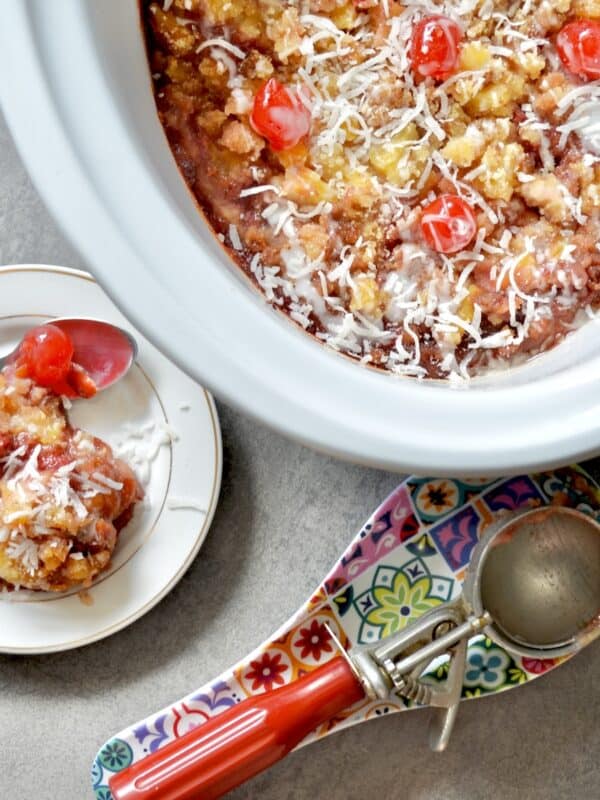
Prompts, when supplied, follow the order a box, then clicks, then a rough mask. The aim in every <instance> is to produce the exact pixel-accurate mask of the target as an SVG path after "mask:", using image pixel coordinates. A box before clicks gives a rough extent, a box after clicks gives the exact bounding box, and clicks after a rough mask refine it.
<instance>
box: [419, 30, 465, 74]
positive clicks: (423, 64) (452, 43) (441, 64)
mask: <svg viewBox="0 0 600 800" xmlns="http://www.w3.org/2000/svg"><path fill="white" fill-rule="evenodd" d="M462 37H463V32H462V30H461V28H460V26H459V25H458V24H457V23H456V22H454V20H451V19H448V17H442V16H440V15H435V16H432V17H425V18H424V19H421V20H419V22H417V24H416V25H415V26H414V28H413V35H412V46H411V49H410V60H411V64H412V69H413V72H415V73H416V74H417V75H418V76H420V77H421V78H427V77H432V78H436V79H439V80H444V78H447V77H448V75H451V74H452V73H453V72H454V71H455V70H456V67H457V65H458V45H459V44H460V41H461V39H462Z"/></svg>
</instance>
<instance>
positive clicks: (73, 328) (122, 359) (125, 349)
mask: <svg viewBox="0 0 600 800" xmlns="http://www.w3.org/2000/svg"><path fill="white" fill-rule="evenodd" d="M47 324H52V325H56V327H57V328H60V329H61V330H63V331H64V332H65V333H66V334H67V336H68V337H69V338H70V339H71V341H72V342H73V348H74V351H73V361H74V362H75V363H77V364H79V365H80V366H81V367H83V369H84V370H85V371H86V372H87V374H88V375H89V377H90V378H91V379H92V380H93V381H94V383H95V384H96V389H97V390H98V391H102V390H103V389H107V388H108V387H109V386H112V385H113V383H116V382H117V381H119V380H121V378H123V377H124V376H125V375H126V374H127V373H128V372H129V370H130V368H131V365H132V364H133V362H134V361H135V358H136V356H137V350H138V348H137V342H136V341H135V339H134V338H133V336H132V335H131V334H130V333H128V332H127V331H125V330H123V329H122V328H119V327H117V326H116V325H112V324H111V323H109V322H103V321H102V320H96V319H77V318H66V317H61V318H59V319H49V320H48V321H47ZM18 350H19V345H17V347H16V348H15V349H14V350H13V351H12V352H11V353H9V354H8V355H6V356H3V357H2V358H0V369H2V367H4V366H5V365H6V364H8V363H10V362H11V361H12V360H13V359H14V358H15V357H16V355H17V352H18Z"/></svg>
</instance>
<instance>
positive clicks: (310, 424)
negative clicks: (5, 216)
mask: <svg viewBox="0 0 600 800" xmlns="http://www.w3.org/2000/svg"><path fill="white" fill-rule="evenodd" d="M0 75H1V76H2V77H1V78H0V99H1V102H2V107H3V111H4V114H5V115H6V118H7V121H8V124H9V126H10V128H11V130H12V133H13V135H14V138H15V141H16V143H17V145H18V147H19V149H20V152H21V155H22V156H23V159H24V161H25V163H26V165H27V167H28V169H29V171H30V173H31V175H32V176H33V178H34V180H35V182H36V185H37V187H38V189H39V191H40V193H41V194H42V196H43V198H44V200H45V201H46V203H47V204H48V206H49V207H50V209H51V211H52V212H53V214H54V215H55V216H56V218H57V219H58V221H59V223H60V224H61V226H62V228H63V230H64V232H65V233H66V234H67V235H68V236H69V238H70V239H71V240H72V241H73V243H74V244H75V245H76V246H77V247H78V248H79V250H80V251H81V252H82V253H83V255H84V257H85V258H86V260H87V262H88V264H89V266H90V269H91V270H92V271H93V272H94V273H95V275H96V276H97V278H98V279H99V280H100V282H101V283H102V284H103V286H104V287H105V288H106V290H107V291H108V292H109V293H110V294H111V296H112V297H113V299H114V300H115V302H116V303H117V304H118V305H119V306H120V307H121V308H122V310H123V311H124V312H125V313H126V314H127V315H128V316H129V317H130V318H131V320H132V322H133V323H134V324H135V325H136V326H137V327H139V328H140V329H141V330H142V331H143V332H144V333H145V334H146V335H147V336H148V338H149V339H151V340H152V341H153V342H154V343H155V344H156V345H157V346H158V347H160V348H161V349H162V350H163V351H164V352H165V353H166V354H167V355H168V356H170V357H171V358H172V359H173V360H174V361H175V362H177V363H178V364H179V365H180V366H181V367H182V368H183V369H184V370H186V371H187V372H188V373H189V374H190V375H192V376H194V377H195V378H197V379H198V380H199V381H200V382H202V383H203V384H204V385H205V386H207V387H208V388H209V389H211V390H212V391H213V392H215V393H216V394H217V396H220V397H222V398H224V399H225V400H226V401H227V402H229V403H232V404H234V405H236V406H238V407H240V408H241V409H243V410H244V411H246V412H248V413H250V414H252V415H253V416H255V417H256V418H258V419H260V420H262V421H263V422H265V423H267V424H268V425H271V426H273V427H274V428H276V429H278V430H280V431H282V432H283V433H285V434H287V435H289V436H293V437H294V438H296V439H298V440H300V441H302V442H304V443H306V444H308V445H311V446H313V447H317V448H319V449H323V450H326V451H327V452H329V453H333V454H335V455H339V456H341V457H344V458H348V459H352V460H355V461H360V462H363V463H368V464H372V465H376V466H381V467H386V468H391V469H398V470H412V471H416V472H418V473H435V474H437V475H445V474H451V473H452V474H463V475H464V474H468V475H479V474H485V475H489V474H499V473H504V474H508V473H516V472H519V471H524V470H532V469H536V468H540V467H545V466H550V465H552V466H556V465H557V464H559V463H567V462H569V461H573V460H575V459H580V458H584V457H586V456H590V455H592V454H594V453H595V452H597V451H598V450H600V339H599V335H598V334H599V328H598V323H597V322H590V323H589V324H587V325H585V326H584V327H583V328H582V329H580V330H579V331H578V332H577V333H575V334H573V335H572V336H571V337H570V338H569V339H568V340H567V341H566V342H565V343H563V344H561V345H560V346H559V347H557V348H556V349H555V350H553V351H552V352H550V353H548V354H545V355H543V356H541V357H539V358H537V359H534V360H533V361H531V362H530V363H529V364H526V365H524V366H521V367H518V368H515V369H511V370H506V371H505V372H503V373H501V374H498V375H495V376H493V377H489V378H486V379H485V380H474V381H472V382H471V383H470V384H469V385H468V386H466V387H459V388H452V387H450V386H449V385H446V384H444V383H441V382H440V383H438V382H418V381H416V380H414V379H409V378H399V377H395V376H391V375H388V374H381V373H378V372H375V371H373V370H371V369H369V368H367V367H361V366H360V365H358V364H356V363H354V362H351V361H350V360H348V359H346V358H345V357H342V356H339V355H337V354H336V353H334V352H331V351H330V350H328V349H326V348H325V347H323V346H322V345H320V344H319V343H317V342H316V341H314V340H313V339H311V337H309V336H307V335H306V334H303V333H302V332H301V331H300V330H298V329H297V328H296V327H295V326H294V325H293V324H292V323H291V322H289V321H288V320H287V319H285V318H284V317H282V316H280V315H278V314H277V313H276V312H275V311H273V310H272V309H271V308H270V307H268V306H267V305H266V304H265V303H264V301H263V300H262V298H261V297H260V296H259V294H258V293H257V292H256V291H255V290H254V289H253V288H252V287H251V286H250V284H249V283H248V282H247V280H246V278H245V277H244V276H243V275H242V274H241V271H240V270H239V269H238V268H237V267H236V266H235V265H233V264H232V263H231V262H230V261H229V260H228V258H227V256H226V255H225V254H224V253H223V251H222V250H221V248H220V246H219V245H218V243H217V242H216V241H215V239H214V237H213V235H212V233H211V232H210V230H209V228H208V227H207V225H206V224H205V223H204V221H203V219H202V217H201V216H200V215H199V213H198V210H197V208H196V206H195V204H194V201H193V200H192V198H191V196H190V195H189V193H188V191H187V189H186V187H185V185H184V182H183V180H182V178H181V177H180V175H179V172H178V170H177V168H176V166H175V162H174V160H173V158H172V156H171V153H170V150H169V147H168V145H167V142H166V139H165V137H164V134H163V132H162V129H161V126H160V124H159V122H158V119H157V116H156V112H155V107H154V102H153V98H152V93H151V88H150V76H149V72H148V66H147V62H146V56H145V51H144V45H143V40H142V35H141V31H140V26H139V17H138V7H137V0H4V2H3V3H2V25H1V26H0ZM72 312H73V314H76V313H77V309H76V308H73V309H72Z"/></svg>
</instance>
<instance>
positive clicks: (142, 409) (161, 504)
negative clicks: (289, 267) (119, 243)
mask: <svg viewBox="0 0 600 800" xmlns="http://www.w3.org/2000/svg"><path fill="white" fill-rule="evenodd" d="M53 316H58V317H60V316H82V317H86V316H87V317H96V318H99V319H105V320H107V321H109V322H114V323H115V324H117V325H120V326H121V327H123V328H127V329H128V330H130V331H131V332H132V333H133V334H134V335H135V337H136V339H137V342H138V344H139V355H138V359H137V362H136V364H135V365H134V367H133V369H132V370H131V372H129V374H128V375H127V376H126V377H125V378H124V379H123V380H122V381H120V382H119V383H118V384H116V385H115V386H113V387H111V388H110V389H108V390H106V391H105V392H103V393H101V394H99V395H98V396H97V397H95V398H94V399H93V400H87V401H76V402H75V403H74V404H73V408H72V410H71V412H70V416H71V419H72V420H73V422H74V423H75V424H76V425H78V426H81V427H85V428H86V429H88V430H90V431H91V432H92V433H95V434H97V435H98V436H100V437H101V438H103V439H105V440H106V441H107V442H109V443H110V444H112V445H118V442H119V441H121V442H123V441H125V443H127V442H128V441H131V435H132V434H135V432H136V431H137V430H139V429H140V428H141V427H142V426H152V425H154V426H155V427H154V430H153V431H152V430H150V431H149V432H148V434H147V435H146V438H145V440H144V441H147V442H148V446H150V445H151V440H152V439H153V438H154V441H155V442H158V440H159V438H160V434H161V431H164V430H165V426H169V428H171V429H172V430H173V431H174V433H175V435H176V437H177V438H175V439H174V440H173V441H171V442H170V443H169V442H167V443H166V444H163V445H162V446H161V447H160V449H159V450H158V453H157V456H156V458H155V460H154V461H153V462H152V468H151V470H150V474H149V480H148V481H147V483H146V485H145V491H146V499H145V501H144V503H142V504H140V506H139V507H138V508H137V510H136V513H135V515H134V518H133V519H132V521H131V522H130V523H129V525H128V526H127V527H126V528H125V529H124V530H123V532H122V533H121V535H120V537H119V543H118V545H117V549H116V552H115V555H114V558H113V561H112V564H111V567H110V569H109V570H108V571H107V572H106V573H103V574H102V575H101V576H100V577H99V578H98V579H97V581H96V582H95V583H94V584H93V586H92V587H91V588H90V589H89V590H88V593H87V594H88V596H89V598H90V604H86V603H84V602H83V601H82V599H81V597H80V595H79V593H78V592H76V591H72V592H68V593H64V594H61V595H54V594H52V593H51V592H47V593H46V592H18V593H10V594H8V593H3V594H0V652H4V653H49V652H53V651H57V650H68V649H70V648H72V647H80V646H81V645H84V644H89V643H90V642H94V641H97V640H98V639H102V638H104V637H105V636H109V635H110V634H111V633H115V632H116V631H118V630H120V629H121V628H124V627H125V626H126V625H129V623H131V622H133V621H134V620H136V619H138V618H139V617H141V616H142V614H145V613H146V611H149V610H150V609H151V608H152V607H153V606H154V605H156V603H158V602H159V600H161V599H162V598H163V597H164V596H165V595H166V594H167V592H169V591H170V590H171V589H172V588H173V586H175V584H176V583H177V581H178V580H179V579H180V578H181V577H182V575H183V574H184V572H185V571H186V569H187V568H188V567H189V566H190V564H191V563H192V560H193V559H194V557H195V556H196V554H197V552H198V550H199V549H200V546H201V545H202V542H203V541H204V538H205V536H206V534H207V532H208V528H209V526H210V523H211V521H212V518H213V514H214V511H215V508H216V505H217V499H218V495H219V488H220V483H221V431H220V428H219V422H218V417H217V412H216V409H215V405H214V402H213V399H212V397H211V396H210V395H209V394H208V393H207V392H206V391H205V390H204V389H202V388H201V387H199V386H198V385H197V384H195V383H194V382H193V381H192V380H190V379H189V378H188V377H187V376H186V375H184V374H183V373H182V372H181V371H180V370H179V369H177V367H175V366H174V365H173V364H171V362H170V361H168V360H167V359H166V358H165V357H164V356H162V355H161V354H160V353H159V352H158V351H157V350H156V349H155V348H154V347H153V346H152V345H151V344H150V343H149V342H148V341H146V339H144V338H143V337H142V335H141V334H140V333H139V332H138V331H136V330H135V328H133V327H132V326H131V325H130V324H129V323H128V322H127V320H126V319H125V318H124V317H123V316H122V315H121V313H120V312H119V311H118V310H117V309H116V308H115V306H114V305H113V303H112V302H111V301H110V300H109V298H108V297H107V296H106V295H105V294H104V292H103V291H102V289H101V288H100V287H99V286H98V284H96V283H95V282H94V280H93V278H92V277H91V276H90V275H87V274H86V273H84V272H77V271H75V270H67V269H62V268H60V267H49V266H41V265H40V266H21V267H3V268H0V352H1V353H5V352H7V351H9V350H10V349H12V346H14V345H15V344H16V343H17V342H18V341H19V340H20V338H21V336H22V335H23V333H24V332H25V331H26V330H27V328H30V327H31V326H32V325H36V324H40V323H41V322H42V321H44V320H45V319H47V318H48V317H53ZM145 446H146V445H144V447H145ZM182 503H183V504H186V503H187V504H189V505H190V506H196V505H197V506H198V508H195V507H185V508H183V507H175V506H181V505H182ZM200 509H201V510H200Z"/></svg>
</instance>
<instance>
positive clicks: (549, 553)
mask: <svg viewBox="0 0 600 800" xmlns="http://www.w3.org/2000/svg"><path fill="white" fill-rule="evenodd" d="M477 633H485V634H486V635H487V636H489V637H490V639H492V640H494V641H495V642H497V643H498V644H500V645H501V646H502V647H504V648H505V649H506V650H508V651H510V652H513V653H517V654H520V655H524V656H529V657H531V658H537V659H547V658H557V657H560V656H565V655H570V654H573V653H576V652H578V651H579V650H580V649H581V648H582V647H584V646H585V645H587V644H589V643H590V642H591V641H592V640H593V639H594V638H596V636H598V635H600V525H598V524H597V523H596V522H595V521H594V520H593V519H591V518H590V517H588V516H586V515H585V514H582V513H580V512H578V511H573V510H572V509H567V508H558V507H552V508H546V509H536V510H533V511H531V510H530V511H525V512H517V513H514V514H510V515H509V516H508V518H507V517H504V518H502V519H500V520H498V521H497V522H496V523H494V524H492V525H491V526H490V527H489V529H488V530H487V532H486V533H485V535H484V536H483V537H482V539H481V540H480V541H479V543H478V544H477V546H476V547H475V549H474V551H473V556H472V559H471V563H470V566H469V571H468V577H467V579H466V581H465V583H464V586H463V592H462V594H461V595H460V596H459V597H458V598H457V599H456V600H454V601H452V602H451V603H448V604H446V605H444V606H439V607H438V608H436V609H434V610H433V611H430V612H428V613H427V614H424V615H423V616H422V617H420V619H418V620H417V621H416V622H415V623H414V624H413V625H410V626H408V627H407V628H405V629H404V630H402V631H400V632H399V633H396V634H394V635H393V636H389V637H388V638H386V639H383V640H382V641H381V642H379V643H378V644H377V645H376V646H374V647H361V648H355V649H353V650H351V651H350V652H349V653H348V654H346V653H344V652H343V650H342V655H340V656H338V657H336V658H333V659H332V660H331V661H330V662H328V663H327V664H325V665H323V666H322V667H319V668H318V669H316V670H314V671H313V672H311V673H310V674H309V675H306V676H303V677H302V678H300V679H299V680H297V681H296V682H295V683H292V684H289V685H287V686H283V687H281V688H280V689H276V690H275V691H271V692H267V693H265V694H263V695H257V696H255V697H252V698H250V699H248V700H245V701H243V702H241V703H239V704H237V705H236V706H234V707H232V708H230V709H228V710H227V711H224V712H223V713H221V714H219V715H218V716H216V717H213V718H211V719H209V720H208V721H207V722H206V723H204V724H202V725H200V726H199V727H198V728H196V729H194V730H193V731H191V732H189V733H187V734H185V735H184V736H182V737H180V738H179V739H177V740H175V741H173V742H171V743H170V744H168V745H166V746H165V747H164V748H163V749H161V750H158V751H157V752H156V753H153V754H152V755H149V756H148V757H146V758H145V759H143V760H142V761H139V762H137V763H136V764H134V765H132V766H131V767H128V768H127V769H125V770H123V771H122V772H119V773H117V774H115V775H114V776H113V777H112V778H111V779H110V781H109V784H110V788H111V791H112V794H113V797H114V798H115V800H152V798H155V797H160V798H161V800H192V798H196V797H202V798H203V800H213V799H214V798H217V797H220V796H221V795H222V794H224V793H225V792H228V791H230V790H231V789H233V788H234V787H236V786H238V785H239V784H240V783H243V782H244V781H245V780H247V779H248V778H250V777H252V776H253V775H256V774H257V773H258V772H260V771H262V770H263V769H266V768H267V767H268V766H270V765H271V764H274V763H275V762H276V761H279V760H280V759H281V758H283V757H284V756H285V755H286V754H287V753H288V752H289V751H290V750H292V749H293V748H294V747H295V746H296V745H298V744H299V743H300V742H301V741H302V739H303V738H304V737H305V736H306V735H307V734H308V733H310V731H311V730H314V729H315V728H317V727H318V726H319V725H321V724H323V723H324V722H326V721H327V720H329V719H331V718H332V717H334V716H335V715H336V714H338V713H340V712H341V711H343V710H344V709H346V708H348V707H350V706H352V705H353V704H354V703H357V702H358V701H360V700H364V698H365V696H366V697H368V698H371V699H375V698H381V699H385V698H387V697H388V696H389V695H390V694H398V695H400V696H401V697H404V698H407V699H410V700H413V701H415V702H417V703H420V704H422V705H432V706H437V707H438V712H437V714H436V715H434V718H433V726H432V729H431V737H430V743H431V745H432V748H433V749H434V750H442V749H444V747H445V746H446V744H447V742H448V738H449V736H450V732H451V730H452V726H453V724H454V720H455V718H456V714H457V709H458V702H459V700H460V695H461V690H462V686H463V677H464V671H465V664H466V655H467V642H468V640H469V638H470V637H471V636H473V635H475V634H477ZM443 655H448V656H449V657H450V666H449V671H448V678H447V681H446V685H445V686H443V687H440V686H437V685H432V684H430V683H427V682H425V681H422V680H421V676H422V674H423V673H424V671H425V670H426V669H427V667H428V666H429V665H430V664H431V662H432V660H433V659H435V658H439V657H440V656H443Z"/></svg>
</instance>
